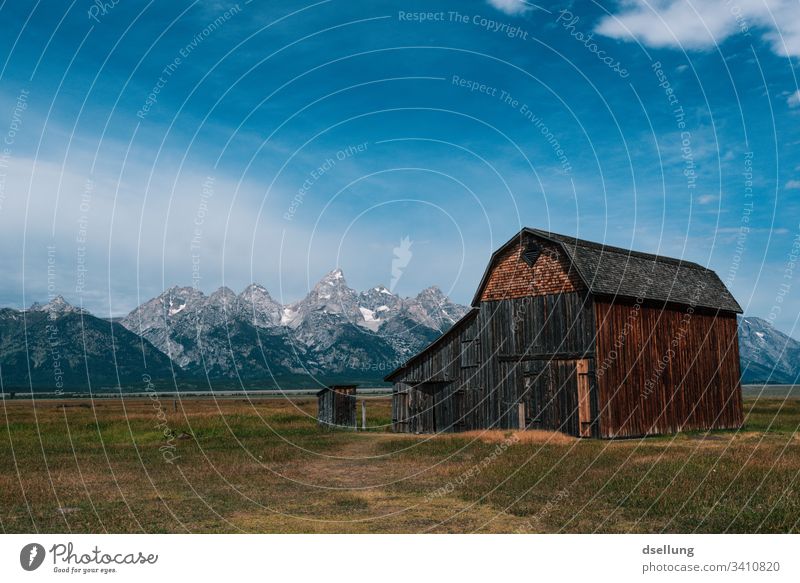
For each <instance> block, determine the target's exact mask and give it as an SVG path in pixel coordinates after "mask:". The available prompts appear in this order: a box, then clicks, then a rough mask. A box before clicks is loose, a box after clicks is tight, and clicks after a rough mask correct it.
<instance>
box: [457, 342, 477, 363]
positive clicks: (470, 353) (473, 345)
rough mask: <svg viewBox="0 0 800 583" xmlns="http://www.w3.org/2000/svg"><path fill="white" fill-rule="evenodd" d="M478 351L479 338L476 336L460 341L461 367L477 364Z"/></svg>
mask: <svg viewBox="0 0 800 583" xmlns="http://www.w3.org/2000/svg"><path fill="white" fill-rule="evenodd" d="M479 352H480V340H478V339H477V338H475V339H473V340H462V341H461V368H470V367H473V366H478V364H479V362H478V359H479Z"/></svg>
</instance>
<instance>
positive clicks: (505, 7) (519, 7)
mask: <svg viewBox="0 0 800 583" xmlns="http://www.w3.org/2000/svg"><path fill="white" fill-rule="evenodd" d="M487 1H488V2H489V4H491V5H492V6H494V7H495V8H497V9H498V10H500V11H501V12H505V13H506V14H510V15H511V16H516V15H518V14H523V13H525V12H527V11H528V10H530V9H531V6H530V5H529V4H528V3H527V2H524V1H523V0H487Z"/></svg>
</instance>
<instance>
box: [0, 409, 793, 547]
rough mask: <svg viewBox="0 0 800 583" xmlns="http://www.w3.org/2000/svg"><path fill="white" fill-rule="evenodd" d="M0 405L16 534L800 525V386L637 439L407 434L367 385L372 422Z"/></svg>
mask: <svg viewBox="0 0 800 583" xmlns="http://www.w3.org/2000/svg"><path fill="white" fill-rule="evenodd" d="M154 405H155V407H154ZM0 407H2V412H0V419H2V421H0V423H2V424H3V425H4V427H3V428H0V453H1V454H2V455H0V528H2V531H3V532H31V531H40V532H106V531H108V532H473V531H479V532H594V531H598V532H629V531H633V532H660V531H662V530H663V531H667V532H686V531H693V530H695V529H697V530H698V531H700V532H725V531H729V532H796V531H797V530H798V520H799V519H800V496H798V484H799V483H800V440H798V437H797V428H798V424H800V404H798V402H797V401H792V402H787V403H781V402H780V401H778V400H775V401H759V402H757V403H755V402H748V403H747V407H746V410H748V412H749V416H748V419H747V426H746V428H745V430H743V431H740V432H718V433H714V434H712V435H710V436H706V435H702V434H686V435H678V436H664V437H659V438H649V439H645V440H623V441H599V440H580V439H575V438H572V437H569V436H565V435H562V434H559V433H551V432H544V431H530V432H508V431H474V432H468V433H463V434H457V435H454V434H448V435H440V436H430V435H416V436H415V435H395V434H391V433H389V432H387V430H386V428H387V426H388V424H389V422H390V406H389V401H388V399H369V400H368V419H369V422H370V425H371V429H370V431H368V432H358V433H356V432H353V431H349V430H348V431H330V430H323V429H320V428H319V427H318V426H317V424H316V422H315V419H314V414H315V413H316V403H315V401H314V400H312V399H308V398H306V399H299V400H296V401H289V400H285V399H262V400H258V401H253V402H248V401H246V400H241V399H226V400H220V401H215V400H214V399H210V398H203V399H191V400H185V401H183V402H182V403H181V402H178V403H177V411H176V410H175V408H174V405H173V401H172V400H170V399H162V401H161V402H160V403H155V404H154V403H153V402H151V401H149V400H147V399H134V400H126V401H124V402H123V401H119V400H96V401H95V402H94V403H91V402H89V401H74V400H71V401H64V402H57V401H38V402H32V401H23V400H18V401H5V402H0ZM158 407H160V408H158ZM164 427H166V428H167V429H168V430H169V433H168V435H165V434H164V431H163V428H164ZM504 445H505V446H506V447H503V446H504ZM165 451H168V452H170V453H171V455H172V456H173V457H174V459H173V460H172V462H171V463H170V461H168V460H167V459H166V458H165V455H164V453H165Z"/></svg>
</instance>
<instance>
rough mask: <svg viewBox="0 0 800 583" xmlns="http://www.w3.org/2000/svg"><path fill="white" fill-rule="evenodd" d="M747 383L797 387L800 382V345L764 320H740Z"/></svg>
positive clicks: (740, 349)
mask: <svg viewBox="0 0 800 583" xmlns="http://www.w3.org/2000/svg"><path fill="white" fill-rule="evenodd" d="M739 357H740V360H741V364H742V382H743V383H766V382H769V383H780V384H793V383H796V382H798V379H800V342H798V341H797V340H795V339H794V338H792V337H791V336H787V335H786V334H784V333H783V332H781V331H780V330H778V329H777V328H775V327H774V326H773V325H772V324H770V323H769V322H767V321H766V320H763V319H761V318H755V317H752V316H747V317H743V318H739Z"/></svg>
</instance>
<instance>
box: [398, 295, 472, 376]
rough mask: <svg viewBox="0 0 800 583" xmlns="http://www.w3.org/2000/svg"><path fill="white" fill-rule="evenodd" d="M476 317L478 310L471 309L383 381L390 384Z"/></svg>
mask: <svg viewBox="0 0 800 583" xmlns="http://www.w3.org/2000/svg"><path fill="white" fill-rule="evenodd" d="M477 315H478V309H477V308H473V309H471V310H469V311H468V312H467V313H466V314H464V315H463V316H462V317H461V319H460V320H458V321H457V322H456V323H455V324H453V325H452V326H450V329H449V330H447V332H445V333H444V334H442V335H441V336H439V337H438V338H437V339H436V340H434V341H433V342H431V343H430V344H428V346H426V347H425V348H423V349H422V350H420V351H419V352H418V353H417V354H415V355H414V356H412V357H411V358H409V359H408V360H407V361H405V362H404V363H403V364H402V365H401V366H399V367H397V368H396V369H395V370H393V371H392V372H390V373H389V374H388V375H386V376H385V377H383V380H384V381H386V382H390V381H391V380H392V379H394V377H396V376H397V375H398V374H400V373H401V372H403V371H405V370H406V369H407V368H408V367H410V366H413V365H414V363H416V362H417V361H418V360H419V359H420V358H422V356H423V355H425V354H427V353H428V352H429V351H430V350H433V349H434V348H436V347H437V346H439V345H440V344H442V343H443V342H445V341H446V340H447V339H448V338H450V337H451V336H452V335H453V334H457V333H458V332H459V331H460V330H461V329H462V328H463V327H464V326H466V325H467V324H469V323H470V322H472V321H473V320H474V319H475V316H477Z"/></svg>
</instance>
